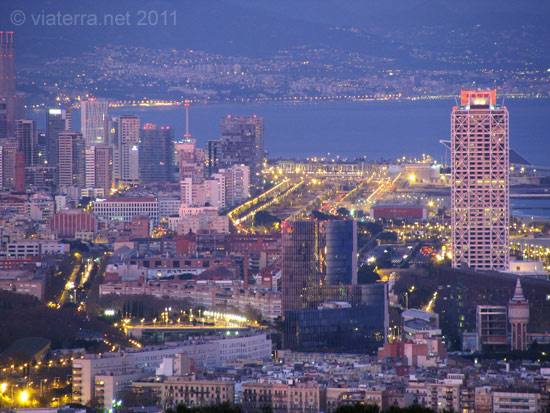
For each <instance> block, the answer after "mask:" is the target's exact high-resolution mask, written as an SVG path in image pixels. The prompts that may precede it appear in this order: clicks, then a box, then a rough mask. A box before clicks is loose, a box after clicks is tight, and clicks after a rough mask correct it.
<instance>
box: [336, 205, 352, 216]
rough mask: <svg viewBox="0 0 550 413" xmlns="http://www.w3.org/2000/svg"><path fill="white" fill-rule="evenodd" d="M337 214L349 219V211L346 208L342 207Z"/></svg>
mask: <svg viewBox="0 0 550 413" xmlns="http://www.w3.org/2000/svg"><path fill="white" fill-rule="evenodd" d="M336 213H337V214H338V215H340V216H342V217H347V216H348V215H349V210H348V209H347V208H344V207H340V208H338V209H337V210H336Z"/></svg>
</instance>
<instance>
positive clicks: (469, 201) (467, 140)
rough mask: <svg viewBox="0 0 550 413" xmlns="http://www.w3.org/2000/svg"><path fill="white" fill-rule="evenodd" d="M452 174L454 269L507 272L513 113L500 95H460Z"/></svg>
mask: <svg viewBox="0 0 550 413" xmlns="http://www.w3.org/2000/svg"><path fill="white" fill-rule="evenodd" d="M451 172H452V178H451V205H452V208H451V225H452V244H453V246H452V248H453V262H452V265H453V267H454V268H460V267H465V266H466V267H469V268H472V269H475V270H481V271H490V270H496V271H502V270H507V269H508V265H509V253H508V248H509V229H508V227H509V224H510V201H509V198H510V193H509V180H510V178H509V173H510V172H509V134H508V110H507V109H506V107H504V106H501V105H499V104H497V102H496V90H491V91H466V90H463V91H462V92H461V102H460V106H456V107H454V108H453V111H452V114H451Z"/></svg>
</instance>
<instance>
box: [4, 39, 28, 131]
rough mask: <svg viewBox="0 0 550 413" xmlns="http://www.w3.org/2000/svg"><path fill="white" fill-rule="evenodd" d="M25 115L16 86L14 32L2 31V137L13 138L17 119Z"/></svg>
mask: <svg viewBox="0 0 550 413" xmlns="http://www.w3.org/2000/svg"><path fill="white" fill-rule="evenodd" d="M23 117H24V107H23V101H22V99H21V97H20V96H17V94H16V88H15V42H14V34H13V32H4V31H0V139H5V138H13V137H14V133H15V120H16V119H21V118H23Z"/></svg>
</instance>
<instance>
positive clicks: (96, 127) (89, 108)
mask: <svg viewBox="0 0 550 413" xmlns="http://www.w3.org/2000/svg"><path fill="white" fill-rule="evenodd" d="M107 107H108V103H107V101H106V100H103V99H94V98H90V99H88V100H83V101H82V102H81V103H80V119H81V127H80V128H81V132H82V136H83V137H84V141H85V142H86V146H92V145H106V144H107V143H108V142H107Z"/></svg>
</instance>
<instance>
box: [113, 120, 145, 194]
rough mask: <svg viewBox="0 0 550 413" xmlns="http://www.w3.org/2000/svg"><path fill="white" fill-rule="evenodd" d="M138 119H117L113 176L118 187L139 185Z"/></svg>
mask: <svg viewBox="0 0 550 413" xmlns="http://www.w3.org/2000/svg"><path fill="white" fill-rule="evenodd" d="M139 126H140V121H139V117H137V116H135V115H123V116H120V117H119V118H118V139H117V145H116V148H115V150H114V156H113V162H115V167H114V171H115V173H114V176H115V183H116V184H117V185H118V186H128V185H136V184H138V183H139Z"/></svg>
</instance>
